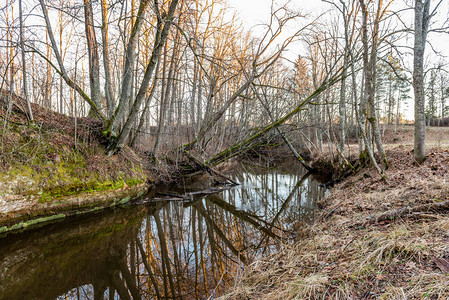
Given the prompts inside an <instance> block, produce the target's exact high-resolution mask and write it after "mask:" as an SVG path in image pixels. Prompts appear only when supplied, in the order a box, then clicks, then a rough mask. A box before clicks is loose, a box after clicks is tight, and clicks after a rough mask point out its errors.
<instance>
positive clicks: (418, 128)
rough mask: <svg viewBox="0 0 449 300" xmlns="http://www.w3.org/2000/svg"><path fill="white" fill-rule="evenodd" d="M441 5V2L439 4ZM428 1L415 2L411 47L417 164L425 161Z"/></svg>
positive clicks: (419, 0) (417, 0)
mask: <svg viewBox="0 0 449 300" xmlns="http://www.w3.org/2000/svg"><path fill="white" fill-rule="evenodd" d="M440 3H441V2H440ZM429 10H430V0H425V1H422V0H415V43H414V47H413V54H414V57H413V90H414V93H415V142H414V147H413V149H414V156H415V160H416V161H417V162H418V163H422V162H424V160H425V159H426V115H425V111H424V108H425V99H424V96H425V95H424V94H425V92H424V50H425V46H426V40H427V32H428V30H429V22H430V18H431V14H430V12H429Z"/></svg>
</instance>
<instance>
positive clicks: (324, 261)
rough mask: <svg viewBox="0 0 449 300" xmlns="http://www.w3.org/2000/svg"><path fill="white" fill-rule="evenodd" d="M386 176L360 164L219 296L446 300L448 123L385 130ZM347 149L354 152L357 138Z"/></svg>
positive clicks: (448, 281)
mask: <svg viewBox="0 0 449 300" xmlns="http://www.w3.org/2000/svg"><path fill="white" fill-rule="evenodd" d="M384 141H385V142H386V145H385V146H386V147H385V148H386V149H387V156H388V160H389V164H390V167H389V169H388V170H386V172H385V176H386V180H382V178H381V176H379V174H378V173H376V171H375V170H374V169H373V168H365V169H363V170H361V171H360V172H358V173H357V174H355V175H352V176H350V177H348V178H346V179H345V180H344V181H342V182H340V183H339V184H337V185H336V186H335V187H334V188H332V190H331V193H330V194H329V195H328V196H326V197H325V198H323V199H322V201H320V203H319V204H318V206H319V215H320V217H318V218H317V220H316V222H315V224H314V225H312V226H311V227H305V228H302V229H301V230H299V231H298V232H297V241H296V242H295V243H294V244H293V245H286V246H285V247H284V249H283V250H282V251H280V252H278V253H276V254H274V255H273V256H271V257H268V258H265V259H262V260H260V261H257V262H255V263H253V264H252V265H250V266H249V267H247V268H245V270H244V272H243V273H242V274H241V276H239V277H238V278H237V280H236V283H235V286H234V287H233V288H232V289H231V290H229V293H228V294H227V295H225V296H224V297H223V298H224V299H449V214H448V211H449V182H448V179H449V128H437V127H432V128H430V129H428V130H427V144H428V158H427V160H426V161H425V162H424V163H423V164H422V165H417V164H416V163H415V162H414V159H413V151H412V149H413V127H412V126H401V127H400V128H399V130H398V132H396V133H394V131H393V128H388V129H387V130H386V131H385V136H384ZM351 150H352V151H353V152H354V153H355V152H356V151H357V146H356V145H351Z"/></svg>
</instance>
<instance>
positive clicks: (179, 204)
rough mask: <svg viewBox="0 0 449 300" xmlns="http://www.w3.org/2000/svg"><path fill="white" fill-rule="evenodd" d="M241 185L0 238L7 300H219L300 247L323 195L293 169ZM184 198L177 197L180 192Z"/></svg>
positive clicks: (240, 175) (259, 171)
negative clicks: (254, 268)
mask: <svg viewBox="0 0 449 300" xmlns="http://www.w3.org/2000/svg"><path fill="white" fill-rule="evenodd" d="M232 178H233V179H234V180H235V181H237V182H239V183H240V185H238V186H235V187H232V188H229V189H226V190H224V191H222V192H220V193H217V194H212V195H207V196H200V197H196V198H194V199H192V201H187V202H185V201H184V202H183V201H159V202H157V203H148V204H145V205H132V206H128V207H126V208H120V209H118V208H116V209H109V210H106V211H103V212H99V213H96V214H91V215H88V216H81V217H76V218H71V219H69V220H65V221H62V222H58V223H53V224H49V225H46V226H44V227H42V228H39V229H33V230H30V231H27V232H23V233H18V234H12V235H9V236H7V237H5V238H2V239H0V299H162V298H164V299H213V298H215V297H217V296H219V295H222V294H223V293H224V291H225V290H226V289H229V288H232V284H233V282H234V280H235V278H236V276H238V275H239V274H240V273H241V272H242V270H243V268H244V266H245V265H247V264H249V263H251V262H253V261H254V260H256V259H258V258H261V257H264V256H267V255H269V254H270V253H272V252H274V251H277V250H278V249H279V248H280V247H281V245H282V244H283V243H289V242H292V241H294V240H295V237H296V233H297V232H298V230H301V227H302V226H304V225H305V224H310V223H311V222H313V219H314V214H315V202H316V201H317V199H319V198H320V197H322V196H323V193H324V191H323V190H322V188H320V187H319V186H318V184H319V183H318V181H317V180H315V179H314V178H313V177H312V176H308V174H306V172H305V170H304V169H303V168H302V167H301V166H300V165H299V164H297V163H296V162H293V163H292V162H287V163H284V164H282V165H280V166H279V167H277V168H262V167H256V166H250V165H240V166H239V167H237V168H235V169H234V170H233V173H232ZM178 190H179V189H178Z"/></svg>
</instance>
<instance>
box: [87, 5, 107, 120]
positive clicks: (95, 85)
mask: <svg viewBox="0 0 449 300" xmlns="http://www.w3.org/2000/svg"><path fill="white" fill-rule="evenodd" d="M84 20H85V29H86V39H87V49H88V53H89V83H90V98H91V100H92V101H93V102H94V103H95V104H96V105H97V108H98V110H100V111H102V110H103V103H102V100H101V92H100V57H99V55H98V43H97V38H96V36H95V27H94V15H93V11H92V2H91V1H90V0H84Z"/></svg>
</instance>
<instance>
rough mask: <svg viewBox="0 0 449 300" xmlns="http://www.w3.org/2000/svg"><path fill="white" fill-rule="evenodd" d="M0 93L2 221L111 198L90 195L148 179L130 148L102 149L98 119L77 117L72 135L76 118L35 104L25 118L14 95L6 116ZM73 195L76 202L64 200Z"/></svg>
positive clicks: (3, 99) (0, 219)
mask: <svg viewBox="0 0 449 300" xmlns="http://www.w3.org/2000/svg"><path fill="white" fill-rule="evenodd" d="M1 96H2V95H1V93H0V116H1V118H0V121H1V128H0V140H1V145H0V147H1V148H0V225H2V223H7V222H9V220H11V219H12V218H18V217H19V218H22V219H23V218H27V217H34V216H36V215H46V214H51V213H52V212H55V211H60V210H65V209H68V208H73V207H76V206H79V207H84V206H87V207H92V206H95V205H98V204H99V202H107V201H110V200H111V199H109V197H99V198H98V201H88V198H89V195H92V196H93V195H99V194H101V195H102V196H104V195H105V194H107V193H109V192H110V191H112V190H115V191H117V190H119V189H121V190H123V192H125V191H124V190H125V188H126V187H132V186H136V185H140V184H142V183H144V182H146V180H147V175H146V174H145V172H144V171H143V168H142V162H141V159H140V158H139V157H138V156H137V155H136V154H135V153H134V152H133V151H131V150H130V149H125V150H124V151H123V152H121V153H119V154H117V155H114V156H111V157H107V156H106V155H105V152H104V149H103V147H102V145H101V143H100V137H101V134H100V132H101V124H99V123H98V122H97V121H96V120H93V119H89V118H78V119H77V127H76V139H75V126H74V125H75V119H74V118H71V117H68V116H65V115H62V114H59V113H55V112H52V111H49V110H46V109H44V108H42V107H40V106H38V105H35V104H33V105H32V108H33V113H34V117H35V123H34V124H29V123H28V122H27V120H26V117H25V114H24V113H23V111H24V110H23V107H24V105H23V104H24V103H23V100H22V99H20V98H18V97H15V99H14V100H15V105H14V106H13V110H12V113H11V114H10V115H9V116H8V118H7V121H5V120H6V110H7V109H6V108H7V107H6V105H4V104H5V99H6V98H5V97H4V95H3V97H1ZM121 194H126V193H121ZM82 195H83V197H81V198H80V196H82ZM116 196H118V195H116ZM75 200H76V201H77V202H78V203H77V204H76V205H71V204H73V203H68V202H73V201H75Z"/></svg>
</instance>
